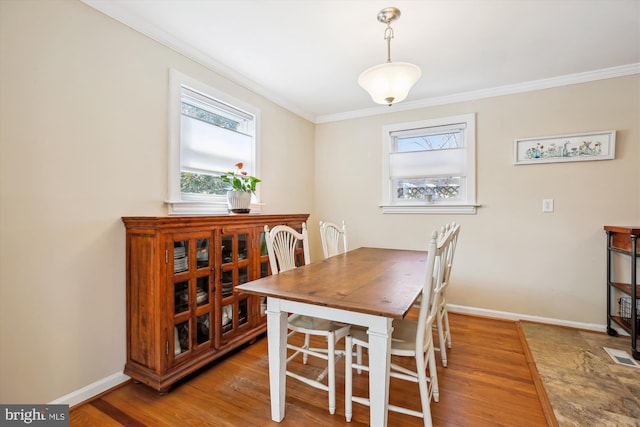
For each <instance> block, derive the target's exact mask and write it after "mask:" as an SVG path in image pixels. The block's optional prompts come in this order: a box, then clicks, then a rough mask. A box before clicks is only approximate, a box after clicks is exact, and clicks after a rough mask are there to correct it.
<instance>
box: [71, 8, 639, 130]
mask: <svg viewBox="0 0 640 427" xmlns="http://www.w3.org/2000/svg"><path fill="white" fill-rule="evenodd" d="M81 1H82V2H83V3H85V4H87V5H88V6H90V7H92V8H94V9H96V10H98V11H100V12H102V13H104V14H105V15H107V16H110V17H111V18H113V19H115V20H117V21H119V22H121V23H122V24H124V25H126V26H128V27H130V28H131V29H133V30H135V31H137V32H139V33H142V34H144V35H146V36H147V37H149V38H151V39H152V40H155V41H157V42H158V43H160V44H162V45H164V46H167V47H169V48H170V49H172V50H175V51H176V52H179V53H181V54H182V55H184V56H186V57H187V58H189V59H191V60H193V61H196V62H197V63H199V64H201V65H202V66H204V67H206V68H208V69H210V70H211V71H213V72H215V73H217V74H219V75H220V76H222V77H224V78H226V79H228V80H230V81H232V82H234V83H236V84H238V85H240V86H242V87H244V88H245V89H248V90H250V91H251V92H254V93H256V94H258V95H260V96H263V97H265V98H266V99H268V100H269V101H271V102H273V103H275V104H277V105H279V106H281V107H282V108H285V109H286V110H288V111H290V112H292V113H293V114H296V115H298V116H300V117H302V118H303V119H305V120H308V121H310V122H312V123H314V124H320V123H328V122H336V121H341V120H348V119H355V118H361V117H369V116H375V115H380V114H390V113H395V112H399V111H409V110H417V109H420V108H426V107H434V106H438V105H446V104H453V103H456V102H466V101H474V100H479V99H483V98H492V97H496V96H503V95H512V94H517V93H524V92H530V91H535V90H541V89H549V88H554V87H560V86H567V85H572V84H577V83H585V82H590V81H596V80H603V79H610V78H615V77H623V76H628V75H631V74H640V63H635V64H628V65H622V66H619V67H611V68H604V69H600V70H594V71H587V72H583V73H577V74H570V75H566V76H559V77H552V78H548V79H541V80H534V81H530V82H524V83H517V84H512V85H506V86H499V87H494V88H488V89H480V90H474V91H470V92H462V93H459V94H453V95H447V96H441V97H435V98H426V99H422V100H417V101H410V102H402V103H399V104H395V105H394V106H393V108H389V107H388V106H374V107H371V108H365V109H360V110H353V111H346V112H342V113H336V114H326V115H320V116H314V115H313V114H311V113H310V112H308V111H305V110H304V109H302V108H300V106H298V105H295V104H294V103H292V102H290V101H288V100H286V99H284V98H282V97H281V96H278V95H277V94H275V93H273V92H271V91H268V90H267V89H265V88H264V87H262V86H261V85H259V84H258V83H256V82H254V81H253V80H251V79H249V78H247V77H245V76H243V75H241V74H239V73H237V72H236V71H234V70H232V69H231V68H229V67H227V66H225V65H224V64H222V63H220V62H218V61H215V60H214V59H212V58H211V57H209V56H207V55H206V54H204V53H203V52H201V51H200V50H198V49H194V48H193V47H192V46H189V45H188V44H186V43H183V42H181V41H180V40H178V39H176V38H175V37H172V36H171V35H170V34H168V33H167V32H166V31H164V30H163V29H161V28H159V27H157V26H155V25H152V24H150V23H149V22H148V21H147V20H145V19H144V18H143V17H140V16H137V15H134V14H131V13H130V12H129V11H128V10H126V9H125V8H123V7H122V6H121V5H120V4H119V3H117V2H111V1H105V0H81Z"/></svg>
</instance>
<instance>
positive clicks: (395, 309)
mask: <svg viewBox="0 0 640 427" xmlns="http://www.w3.org/2000/svg"><path fill="white" fill-rule="evenodd" d="M426 258H427V253H426V252H424V251H409V250H401V249H379V248H359V249H355V250H352V251H349V252H347V253H344V254H341V255H336V256H334V257H331V258H328V259H325V260H322V261H318V262H314V263H311V264H309V265H305V266H302V267H298V268H296V269H294V270H289V271H286V272H284V273H280V274H274V275H272V276H267V277H263V278H262V279H258V280H254V281H252V282H248V283H245V284H243V285H240V286H236V289H237V290H238V291H242V292H247V293H252V294H258V295H265V296H267V297H275V298H280V299H286V300H292V301H298V302H303V303H309V304H315V305H322V306H327V307H332V308H337V309H342V310H351V311H358V312H362V313H367V314H374V315H380V316H384V317H390V318H394V319H401V318H403V317H404V316H405V315H406V314H407V312H408V311H409V309H410V308H411V306H412V305H413V303H414V302H415V300H416V298H417V297H418V295H419V294H420V291H421V289H422V285H423V283H424V280H425V274H426V266H425V263H426Z"/></svg>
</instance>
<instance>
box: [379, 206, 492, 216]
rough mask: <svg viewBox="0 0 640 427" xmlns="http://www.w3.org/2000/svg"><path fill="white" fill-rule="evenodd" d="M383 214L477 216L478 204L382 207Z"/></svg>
mask: <svg viewBox="0 0 640 427" xmlns="http://www.w3.org/2000/svg"><path fill="white" fill-rule="evenodd" d="M380 207H381V208H382V213H383V214H437V215H439V214H455V215H475V214H476V208H477V207H480V205H476V204H442V203H433V204H428V205H427V204H423V205H409V204H407V205H380Z"/></svg>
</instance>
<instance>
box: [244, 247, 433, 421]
mask: <svg viewBox="0 0 640 427" xmlns="http://www.w3.org/2000/svg"><path fill="white" fill-rule="evenodd" d="M426 255H427V253H426V252H425V251H416V250H404V249H386V248H371V247H363V248H358V249H354V250H351V251H348V252H345V253H342V254H339V255H335V256H333V257H330V258H327V259H323V260H321V261H316V262H312V263H310V264H307V265H304V266H300V267H297V268H295V269H292V270H288V271H285V272H282V273H280V274H274V275H271V276H266V277H263V278H261V279H258V280H254V281H251V282H247V283H244V284H242V285H239V286H236V290H237V291H241V292H246V293H250V294H256V295H261V296H266V298H267V310H266V314H267V339H268V344H267V345H268V353H269V388H270V389H269V390H270V397H271V419H272V420H273V421H276V422H280V421H282V420H283V419H284V417H285V398H286V360H287V357H286V356H287V331H288V329H287V318H288V316H289V314H302V315H307V316H315V317H319V318H323V319H328V320H333V321H337V322H343V323H347V324H351V325H359V326H362V327H365V328H367V329H368V336H369V398H370V407H369V414H370V415H369V425H371V426H386V425H387V413H388V411H387V410H388V406H387V405H388V402H389V369H390V363H391V356H390V349H391V333H392V331H393V327H392V322H393V320H394V319H402V318H404V317H405V316H406V315H407V313H408V312H409V310H410V309H411V307H412V306H413V304H414V303H415V302H416V300H417V298H418V296H419V295H420V294H421V291H422V287H423V284H424V281H425V274H426V258H427V256H426Z"/></svg>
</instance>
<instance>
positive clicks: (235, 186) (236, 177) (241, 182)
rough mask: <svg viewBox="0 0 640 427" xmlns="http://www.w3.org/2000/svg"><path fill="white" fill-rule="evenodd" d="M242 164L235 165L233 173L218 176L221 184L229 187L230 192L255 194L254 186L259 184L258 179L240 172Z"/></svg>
mask: <svg viewBox="0 0 640 427" xmlns="http://www.w3.org/2000/svg"><path fill="white" fill-rule="evenodd" d="M242 166H243V164H242V163H236V168H237V169H236V170H235V171H234V172H227V173H225V174H222V175H220V178H221V179H222V182H225V183H227V184H229V185H230V186H231V190H235V191H246V192H251V193H254V194H255V192H256V184H257V183H259V182H261V180H260V179H259V178H256V177H255V176H251V175H249V174H248V173H247V172H246V171H243V170H242Z"/></svg>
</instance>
